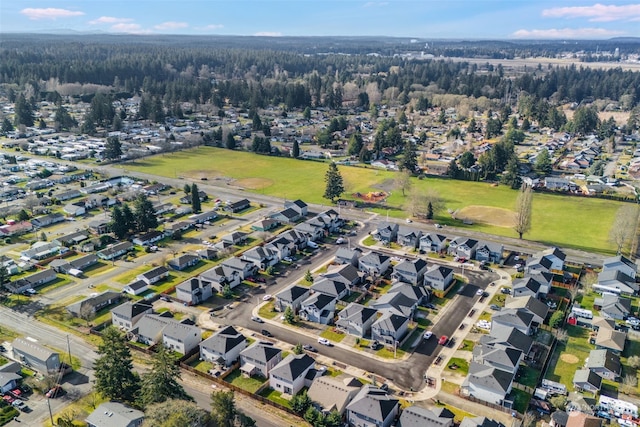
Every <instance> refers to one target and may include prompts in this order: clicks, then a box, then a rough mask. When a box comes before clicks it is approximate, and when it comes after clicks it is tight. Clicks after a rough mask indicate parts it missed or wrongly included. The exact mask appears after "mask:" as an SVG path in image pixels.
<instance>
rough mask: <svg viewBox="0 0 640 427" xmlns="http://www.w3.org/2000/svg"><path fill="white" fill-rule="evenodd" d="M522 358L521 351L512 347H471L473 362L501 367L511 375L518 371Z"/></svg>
mask: <svg viewBox="0 0 640 427" xmlns="http://www.w3.org/2000/svg"><path fill="white" fill-rule="evenodd" d="M522 359H523V354H522V351H520V350H518V349H517V348H514V347H502V348H501V347H493V348H490V347H488V346H475V347H474V348H473V361H474V362H476V363H480V364H483V365H486V366H491V367H493V368H496V369H501V370H503V371H506V372H509V373H510V374H512V375H515V373H516V372H517V371H518V367H519V366H520V362H521V361H522Z"/></svg>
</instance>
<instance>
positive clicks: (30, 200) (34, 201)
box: [22, 195, 40, 215]
mask: <svg viewBox="0 0 640 427" xmlns="http://www.w3.org/2000/svg"><path fill="white" fill-rule="evenodd" d="M39 205H40V200H39V199H38V198H37V197H36V196H33V195H31V196H27V197H25V199H24V202H22V206H24V208H25V209H28V210H29V211H31V214H32V215H33V213H34V212H33V210H34V209H35V208H36V206H39Z"/></svg>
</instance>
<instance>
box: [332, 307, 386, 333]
mask: <svg viewBox="0 0 640 427" xmlns="http://www.w3.org/2000/svg"><path fill="white" fill-rule="evenodd" d="M377 314H378V310H376V309H373V308H370V307H365V306H364V305H362V304H358V303H355V302H352V303H349V305H348V306H346V307H345V308H344V309H342V311H340V313H338V321H337V322H336V326H337V327H338V328H340V329H341V330H343V331H345V332H346V333H347V334H349V335H354V336H357V337H360V338H365V337H369V336H370V334H371V325H373V322H375V321H376V320H377Z"/></svg>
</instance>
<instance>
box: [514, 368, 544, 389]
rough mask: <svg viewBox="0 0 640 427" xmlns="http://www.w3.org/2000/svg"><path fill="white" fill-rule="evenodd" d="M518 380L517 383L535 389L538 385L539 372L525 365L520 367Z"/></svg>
mask: <svg viewBox="0 0 640 427" xmlns="http://www.w3.org/2000/svg"><path fill="white" fill-rule="evenodd" d="M519 372H520V378H519V379H518V382H519V383H520V384H522V385H526V386H527V387H531V388H535V387H536V386H537V385H538V378H539V377H540V371H539V370H537V369H533V368H532V367H530V366H527V365H521V366H520V370H519Z"/></svg>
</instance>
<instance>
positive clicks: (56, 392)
mask: <svg viewBox="0 0 640 427" xmlns="http://www.w3.org/2000/svg"><path fill="white" fill-rule="evenodd" d="M63 393H64V390H63V389H62V387H61V386H60V385H56V386H53V387H52V388H51V389H50V390H49V391H48V392H46V393H45V396H46V397H47V398H49V399H55V398H56V397H58V396H62V394H63Z"/></svg>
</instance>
